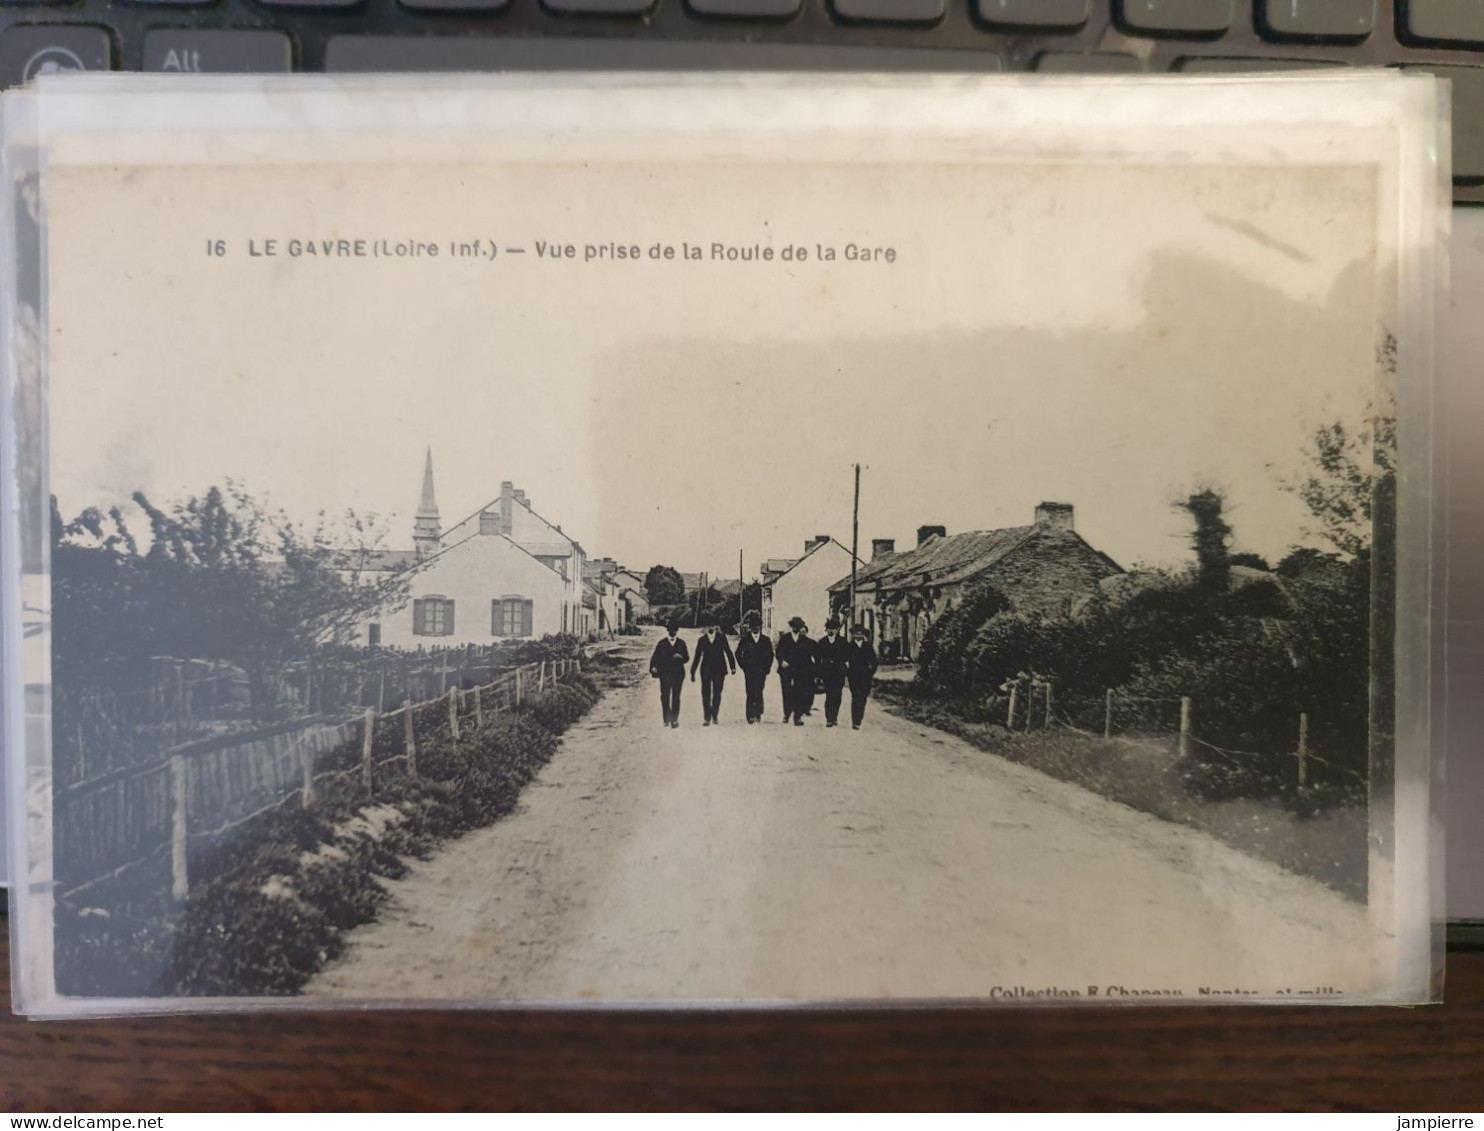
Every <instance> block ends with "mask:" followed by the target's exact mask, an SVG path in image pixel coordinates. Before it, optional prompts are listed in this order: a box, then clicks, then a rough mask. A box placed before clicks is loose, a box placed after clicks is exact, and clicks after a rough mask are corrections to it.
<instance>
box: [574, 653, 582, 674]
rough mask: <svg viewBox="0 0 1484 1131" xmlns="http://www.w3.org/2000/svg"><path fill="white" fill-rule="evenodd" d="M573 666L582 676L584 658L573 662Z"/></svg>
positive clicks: (578, 658)
mask: <svg viewBox="0 0 1484 1131" xmlns="http://www.w3.org/2000/svg"><path fill="white" fill-rule="evenodd" d="M572 664H573V670H574V671H576V672H577V674H578V675H581V674H582V658H581V657H577V658H575V659H574V660H573V661H572Z"/></svg>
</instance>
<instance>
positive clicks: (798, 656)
mask: <svg viewBox="0 0 1484 1131" xmlns="http://www.w3.org/2000/svg"><path fill="white" fill-rule="evenodd" d="M788 628H789V631H787V632H785V633H782V634H781V635H780V636H779V637H778V645H777V647H775V648H774V649H773V654H774V655H775V656H777V657H778V682H779V683H781V684H782V685H783V721H784V722H788V720H789V719H793V721H794V726H796V727H801V726H803V725H804V716H805V715H806V714H807V713H808V712H809V711H810V709H811V708H813V706H814V641H813V640H811V639H809V632H808V629H809V626H808V625H806V624H805V623H804V618H803V617H794V618H793V619H791V620H790V621H789V622H788Z"/></svg>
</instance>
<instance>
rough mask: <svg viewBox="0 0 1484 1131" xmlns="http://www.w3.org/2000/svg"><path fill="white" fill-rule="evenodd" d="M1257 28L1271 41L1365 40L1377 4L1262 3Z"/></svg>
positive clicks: (1323, 0) (1356, 0) (1361, 0)
mask: <svg viewBox="0 0 1484 1131" xmlns="http://www.w3.org/2000/svg"><path fill="white" fill-rule="evenodd" d="M1257 26H1258V28H1259V29H1260V30H1261V31H1262V33H1263V35H1265V36H1267V37H1268V38H1270V39H1346V40H1357V39H1364V38H1365V37H1366V36H1368V35H1370V34H1371V32H1372V31H1373V30H1375V27H1376V0H1261V2H1260V3H1259V4H1258V9H1257Z"/></svg>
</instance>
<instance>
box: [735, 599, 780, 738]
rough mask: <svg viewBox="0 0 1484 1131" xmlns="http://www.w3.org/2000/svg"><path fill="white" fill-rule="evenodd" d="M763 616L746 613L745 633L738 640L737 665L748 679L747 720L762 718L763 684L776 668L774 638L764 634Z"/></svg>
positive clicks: (754, 720)
mask: <svg viewBox="0 0 1484 1131" xmlns="http://www.w3.org/2000/svg"><path fill="white" fill-rule="evenodd" d="M762 623H763V622H762V618H761V617H760V616H758V615H757V613H756V612H750V613H748V614H747V622H746V623H745V624H744V625H743V626H742V637H741V639H740V640H738V641H737V666H738V667H739V668H741V669H742V678H743V679H745V680H746V681H747V721H748V723H757V722H761V721H762V718H763V684H764V683H765V682H766V681H767V678H768V673H769V672H770V671H772V670H773V642H772V641H771V640H769V639H768V638H767V637H766V636H764V635H763V634H762Z"/></svg>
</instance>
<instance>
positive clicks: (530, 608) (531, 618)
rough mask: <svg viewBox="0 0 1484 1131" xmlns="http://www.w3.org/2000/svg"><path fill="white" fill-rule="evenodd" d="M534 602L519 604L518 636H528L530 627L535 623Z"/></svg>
mask: <svg viewBox="0 0 1484 1131" xmlns="http://www.w3.org/2000/svg"><path fill="white" fill-rule="evenodd" d="M535 619H536V618H535V602H534V601H522V602H521V603H520V634H521V635H522V636H530V635H531V629H532V625H533V624H534V623H535Z"/></svg>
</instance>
